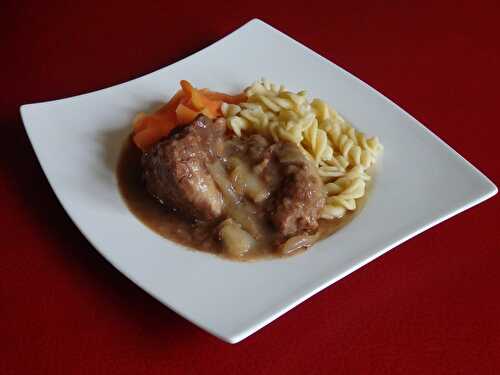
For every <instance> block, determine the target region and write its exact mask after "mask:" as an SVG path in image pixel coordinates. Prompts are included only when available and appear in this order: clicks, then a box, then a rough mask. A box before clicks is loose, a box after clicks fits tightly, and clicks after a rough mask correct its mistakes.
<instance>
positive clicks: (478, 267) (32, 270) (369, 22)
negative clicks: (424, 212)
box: [0, 0, 500, 375]
mask: <svg viewBox="0 0 500 375" xmlns="http://www.w3.org/2000/svg"><path fill="white" fill-rule="evenodd" d="M179 3H180V2H179ZM184 3H185V4H186V5H174V4H173V3H172V2H167V1H164V2H156V3H152V2H151V3H150V2H147V1H138V2H126V1H123V2H115V4H114V5H113V6H110V5H105V4H104V2H101V1H94V0H92V1H90V0H89V1H85V2H81V4H77V3H76V2H72V1H60V2H57V3H56V2H52V4H50V5H49V4H48V3H45V2H41V1H31V2H28V1H7V2H6V1H3V2H2V5H1V6H0V17H1V19H0V21H1V22H0V30H1V32H0V43H1V44H0V47H1V48H0V51H1V55H2V58H1V60H2V61H1V63H0V64H1V65H0V76H1V80H0V83H1V90H2V94H1V95H0V122H1V123H0V125H1V126H0V129H1V146H0V213H1V214H0V233H1V249H2V251H1V261H0V374H4V375H6V374H16V375H20V374H53V375H55V374H172V373H192V374H203V373H220V374H232V373H238V374H245V373H247V374H281V373H283V374H316V373H317V374H322V373H325V374H349V373H351V374H395V373H398V374H424V373H439V374H445V373H446V374H498V373H500V302H499V295H500V272H499V269H500V246H499V242H500V241H499V232H500V231H499V224H498V222H496V221H497V215H498V214H499V207H500V206H499V199H498V198H497V197H495V198H493V199H491V200H489V201H487V202H486V203H483V204H481V205H480V206H478V207H475V208H473V209H471V210H469V211H467V212H466V213H463V214H461V215H459V216H458V217H454V218H453V219H451V220H448V221H446V222H445V223H444V224H441V225H439V226H437V227H435V228H433V229H431V230H429V231H427V232H425V233H424V234H422V235H420V236H418V237H417V238H415V239H412V240H411V241H409V242H407V243H405V244H403V245H401V246H399V247H398V248H397V249H395V250H393V251H392V252H390V253H389V254H387V255H385V256H383V257H382V258H379V259H378V260H376V261H375V262H372V263H370V264H369V265H368V266H366V267H364V268H363V269H361V270H360V271H358V272H355V273H354V274H352V275H350V276H349V277H347V278H345V279H343V280H342V281H340V282H338V283H337V284H335V285H334V286H332V287H330V288H328V289H327V290H325V291H323V292H321V293H320V294H319V295H317V296H315V297H313V298H312V299H310V300H308V301H307V302H305V303H303V304H302V305H300V306H299V307H297V308H295V309H294V310H292V311H291V312H290V313H288V314H286V315H285V316H283V317H282V318H280V319H278V320H277V321H275V322H273V323H272V324H270V325H269V326H268V327H266V328H264V329H263V330H261V331H260V332H258V333H257V334H255V335H253V336H251V337H250V338H248V339H247V340H245V341H243V342H242V343H240V344H238V345H234V346H231V345H228V344H225V343H223V342H221V341H219V340H217V339H216V338H214V337H212V336H210V335H209V334H207V333H205V332H203V331H201V330H200V329H198V328H196V327H195V326H193V325H191V324H190V323H188V322H187V321H185V320H184V319H182V318H180V317H179V316H177V315H176V314H174V313H173V312H171V311H170V310H169V309H167V308H165V307H164V306H162V305H161V304H160V303H158V302H156V301H155V300H154V299H153V298H151V297H149V296H148V295H147V294H146V293H144V292H143V291H141V290H140V289H139V288H138V287H136V286H135V285H134V284H133V283H132V282H130V281H128V280H127V279H126V278H125V277H124V276H122V275H121V274H120V273H119V272H118V271H116V270H115V269H114V268H113V267H112V266H110V265H109V264H108V263H107V262H106V261H105V260H104V259H103V258H102V257H101V256H100V255H99V254H98V253H97V252H96V251H95V250H94V249H93V248H92V247H91V246H90V244H89V243H88V242H87V241H86V240H85V239H84V237H83V236H82V235H81V234H80V233H79V232H78V230H77V229H76V227H75V226H74V225H73V224H72V223H71V221H70V220H69V218H68V216H67V215H66V214H65V212H64V211H63V209H62V208H61V206H60V205H59V203H58V202H57V200H56V198H55V196H54V194H53V193H52V191H51V189H50V188H49V185H48V183H47V181H46V179H45V177H44V175H43V173H42V171H41V169H40V167H39V165H38V163H37V161H36V158H35V155H34V153H33V151H32V149H31V146H30V144H29V142H28V139H27V137H26V135H25V133H24V130H23V128H22V124H21V120H20V117H19V113H18V107H19V105H20V104H23V103H28V102H37V101H43V100H50V99H57V98H62V97H66V96H69V95H75V94H79V93H83V92H88V91H92V90H95V89H99V88H102V87H105V86H110V85H113V84H116V83H119V82H123V81H126V80H129V79H131V78H134V77H137V76H139V75H142V74H145V73H148V72H151V71H153V70H155V69H157V68H160V67H163V66H165V65H167V64H170V63H173V62H174V61H176V60H178V59H180V58H182V57H184V56H186V55H188V54H190V53H192V52H195V51H197V50H199V49H200V48H203V47H205V46H207V45H208V44H210V43H212V42H214V41H215V40H217V39H219V38H220V37H222V36H224V35H225V34H227V33H228V32H230V31H232V30H233V29H235V28H236V27H238V26H240V25H241V24H242V23H244V22H246V21H247V20H249V19H251V18H253V17H260V18H262V19H263V20H265V21H267V22H269V23H271V24H272V25H274V26H276V27H277V28H278V29H280V30H283V31H284V32H286V33H288V34H289V35H291V36H292V37H293V38H296V39H297V40H299V41H300V42H302V43H304V44H306V45H308V46H310V47H311V48H312V49H314V50H316V51H318V52H319V53H320V54H322V55H323V56H325V57H327V58H328V59H331V60H333V61H334V62H336V63H337V64H339V65H340V66H342V67H344V68H346V69H347V70H349V71H351V72H352V73H354V74H355V75H357V76H358V77H360V78H361V79H362V80H364V81H365V82H367V83H369V84H370V85H372V86H373V87H375V88H376V89H378V90H380V91H381V92H382V93H383V94H385V95H387V96H388V97H389V98H391V99H392V100H394V101H395V102H396V103H398V104H399V105H401V106H402V107H403V108H405V109H406V110H407V111H408V112H409V113H411V114H413V115H414V116H415V117H416V118H417V119H419V120H421V121H422V122H423V123H424V124H426V125H427V126H428V127H429V128H430V129H431V130H432V131H434V132H435V133H437V134H438V135H439V136H440V137H442V138H443V139H444V140H445V141H446V142H447V143H449V144H450V145H451V146H452V147H454V148H455V149H456V150H457V151H458V152H459V153H461V154H462V155H463V156H464V157H465V158H467V159H468V160H470V161H471V162H472V163H473V164H474V165H476V166H477V167H478V168H479V169H481V170H482V171H483V172H485V173H486V174H487V175H488V176H489V177H490V178H491V179H492V180H493V181H496V183H497V184H498V183H499V182H500V171H499V163H500V158H499V139H500V131H499V130H498V129H499V117H500V112H499V109H500V102H499V99H500V95H499V87H500V75H499V64H500V52H499V38H498V37H499V33H498V27H499V15H500V6H499V5H498V3H497V2H496V1H491V2H487V1H469V2H461V1H440V2H435V3H439V5H437V4H434V5H429V4H427V5H424V4H421V2H419V1H414V2H412V3H411V4H405V5H402V4H399V3H403V2H397V1H393V2H392V3H393V4H387V3H390V2H382V1H375V2H359V1H354V2H352V1H343V2H335V1H331V2H325V3H319V2H302V5H292V4H291V3H289V5H285V3H280V4H278V3H277V2H276V3H273V2H272V1H257V0H255V1H250V2H241V1H240V2H230V1H227V2H220V3H213V2H209V3H207V4H201V3H197V2H184ZM363 3H364V4H363ZM304 74H307V72H306V71H305V72H304ZM75 115H76V116H77V115H78V114H75ZM69 128H71V124H68V129H69ZM424 151H425V150H424ZM401 157H402V158H404V155H401ZM409 168H411V165H410V166H409ZM450 189H453V186H450ZM399 199H404V197H399Z"/></svg>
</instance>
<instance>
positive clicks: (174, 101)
mask: <svg viewBox="0 0 500 375" xmlns="http://www.w3.org/2000/svg"><path fill="white" fill-rule="evenodd" d="M183 97H184V91H182V90H179V91H177V92H176V93H175V95H174V96H172V98H171V99H170V100H169V101H168V102H167V103H166V104H164V105H162V106H161V108H160V109H158V110H157V111H156V113H158V114H162V113H172V112H175V109H176V108H177V106H178V105H179V103H180V102H181V100H182V99H183Z"/></svg>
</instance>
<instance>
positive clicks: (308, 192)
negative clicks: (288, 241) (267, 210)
mask: <svg viewBox="0 0 500 375" xmlns="http://www.w3.org/2000/svg"><path fill="white" fill-rule="evenodd" d="M271 148H272V151H273V153H274V155H275V156H276V157H277V159H278V160H279V169H280V174H281V176H282V181H281V184H280V187H279V189H278V190H277V195H276V197H275V199H276V201H275V204H274V206H273V211H272V213H271V216H272V222H273V223H274V225H275V226H276V228H277V229H278V231H279V233H280V234H281V236H283V237H285V238H286V237H290V236H294V235H297V234H300V233H304V232H309V233H311V232H314V231H315V230H316V229H318V226H319V223H318V219H319V217H320V213H321V209H322V208H323V207H324V206H325V195H324V192H323V182H322V180H321V178H320V177H319V175H318V172H317V169H316V167H315V166H314V165H313V164H312V163H311V162H310V161H309V160H307V159H306V158H305V157H304V155H302V153H301V152H300V150H299V148H298V147H297V146H296V145H294V144H292V143H276V144H274V145H273V146H271Z"/></svg>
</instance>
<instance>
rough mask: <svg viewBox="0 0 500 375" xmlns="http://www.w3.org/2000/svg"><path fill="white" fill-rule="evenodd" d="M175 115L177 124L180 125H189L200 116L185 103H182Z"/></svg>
mask: <svg viewBox="0 0 500 375" xmlns="http://www.w3.org/2000/svg"><path fill="white" fill-rule="evenodd" d="M175 113H176V115H177V122H178V123H179V124H189V123H190V122H192V121H193V120H194V119H195V118H196V116H198V115H199V114H200V112H199V111H196V110H194V109H192V108H189V107H188V106H187V105H186V104H183V103H180V104H179V105H178V106H177V109H176V110H175Z"/></svg>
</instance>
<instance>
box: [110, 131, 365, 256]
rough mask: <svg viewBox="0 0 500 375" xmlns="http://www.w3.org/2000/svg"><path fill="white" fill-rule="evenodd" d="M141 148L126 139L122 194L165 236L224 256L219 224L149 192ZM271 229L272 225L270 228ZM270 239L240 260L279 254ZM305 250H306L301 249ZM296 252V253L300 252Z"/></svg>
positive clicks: (326, 228)
mask: <svg viewBox="0 0 500 375" xmlns="http://www.w3.org/2000/svg"><path fill="white" fill-rule="evenodd" d="M141 155H142V153H141V151H140V150H139V149H138V148H137V147H136V146H135V145H134V144H133V143H132V142H131V139H130V138H128V139H127V141H126V142H125V144H124V146H123V149H122V152H121V155H120V158H119V161H118V167H117V179H118V187H119V190H120V193H121V195H122V197H123V199H124V201H125V203H126V204H127V206H128V208H129V209H130V211H131V212H132V213H133V214H134V215H135V216H136V217H137V218H138V219H139V220H140V221H141V222H142V223H143V224H144V225H146V226H147V227H149V228H150V229H151V230H153V231H154V232H156V233H157V234H159V235H160V236H162V237H165V238H167V239H169V240H171V241H174V242H177V243H179V244H181V245H183V246H185V247H188V248H192V249H197V250H201V251H205V252H209V253H212V254H217V255H220V256H224V257H229V256H228V255H226V254H225V253H224V252H223V251H222V247H221V243H220V241H218V240H217V239H216V238H215V236H214V235H213V233H214V231H215V227H216V226H217V225H218V224H219V223H216V224H206V223H196V222H192V221H190V220H187V219H185V218H184V217H182V216H181V215H179V213H177V212H175V211H173V210H169V209H168V208H166V207H165V206H163V205H161V204H160V203H159V202H158V201H157V200H155V199H154V198H152V197H151V196H150V195H149V194H148V193H147V191H146V189H145V187H144V184H143V181H142V178H141ZM365 200H366V195H365V196H364V197H363V198H362V199H359V200H357V201H356V203H357V206H358V208H357V209H356V211H354V212H348V213H347V214H346V215H345V216H344V217H343V218H341V219H336V220H323V219H322V220H320V226H319V229H318V234H319V239H320V240H321V239H324V238H326V237H328V236H330V235H332V234H333V233H335V232H336V231H337V230H339V229H340V228H342V227H343V226H344V225H346V224H347V223H349V222H350V221H351V220H352V219H353V218H354V217H355V215H356V214H357V213H358V212H359V211H360V210H361V208H362V207H363V205H364V202H365ZM270 229H271V228H270ZM269 243H270V241H268V242H267V243H266V242H263V243H262V246H258V247H257V248H256V249H254V250H252V252H251V253H247V254H245V257H244V258H237V259H238V260H244V261H247V260H253V259H261V258H270V257H279V256H284V255H280V254H278V253H277V252H274V251H273V248H272V246H271V245H270V244H269ZM301 251H303V250H301ZM298 252H300V251H298ZM298 252H295V253H294V254H296V253H298Z"/></svg>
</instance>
